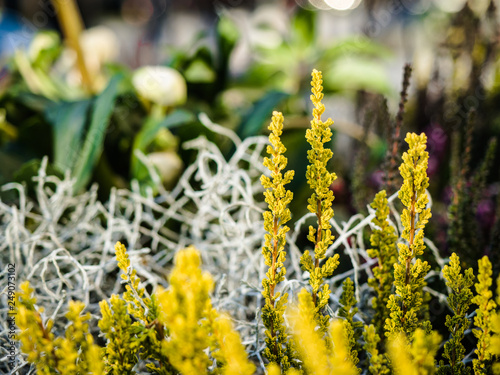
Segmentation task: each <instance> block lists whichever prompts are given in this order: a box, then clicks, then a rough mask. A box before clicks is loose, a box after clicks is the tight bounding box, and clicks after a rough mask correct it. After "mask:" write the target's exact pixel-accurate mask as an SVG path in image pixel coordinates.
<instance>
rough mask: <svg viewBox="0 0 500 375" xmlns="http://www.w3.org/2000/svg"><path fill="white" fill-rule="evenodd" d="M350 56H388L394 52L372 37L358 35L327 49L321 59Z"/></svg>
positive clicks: (329, 59)
mask: <svg viewBox="0 0 500 375" xmlns="http://www.w3.org/2000/svg"><path fill="white" fill-rule="evenodd" d="M349 56H370V57H378V58H388V57H391V56H392V52H391V50H389V49H388V48H387V47H385V46H384V45H382V44H380V43H377V42H375V41H373V40H372V39H370V38H367V37H365V36H362V35H356V36H352V37H349V38H346V39H343V40H340V41H338V42H336V43H335V44H334V45H332V46H331V47H329V48H327V49H325V51H324V53H323V55H322V56H321V60H322V61H325V62H328V61H330V62H331V61H332V60H334V59H339V58H346V57H349Z"/></svg>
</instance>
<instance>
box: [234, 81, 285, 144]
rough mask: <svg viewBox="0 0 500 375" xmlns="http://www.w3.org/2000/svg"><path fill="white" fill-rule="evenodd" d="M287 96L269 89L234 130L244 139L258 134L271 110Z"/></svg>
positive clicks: (268, 119) (267, 119) (266, 121)
mask: <svg viewBox="0 0 500 375" xmlns="http://www.w3.org/2000/svg"><path fill="white" fill-rule="evenodd" d="M288 97H289V94H287V93H284V92H281V91H271V92H269V93H267V94H266V95H264V97H263V98H262V99H259V100H258V101H257V102H255V104H254V105H253V107H252V108H251V109H250V110H249V111H248V112H247V114H246V115H245V116H244V117H243V120H242V121H241V123H240V125H239V127H238V129H237V130H236V133H237V134H238V136H239V137H240V138H242V139H244V138H247V137H251V136H254V135H257V134H259V133H260V131H261V130H262V126H263V125H265V124H267V123H268V122H269V121H270V120H271V114H272V112H273V110H274V109H275V108H276V107H277V106H278V104H279V103H281V102H282V101H283V100H284V99H286V98H288Z"/></svg>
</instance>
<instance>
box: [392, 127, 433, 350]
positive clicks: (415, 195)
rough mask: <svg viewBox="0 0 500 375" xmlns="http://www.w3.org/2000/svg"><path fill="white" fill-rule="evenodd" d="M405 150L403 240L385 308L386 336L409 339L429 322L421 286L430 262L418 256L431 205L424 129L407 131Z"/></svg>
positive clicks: (421, 252) (420, 252)
mask: <svg viewBox="0 0 500 375" xmlns="http://www.w3.org/2000/svg"><path fill="white" fill-rule="evenodd" d="M405 140H406V142H407V143H408V146H409V148H408V151H407V152H405V153H404V154H403V157H402V159H403V163H402V164H401V166H400V168H399V170H400V172H401V176H402V177H403V180H404V181H403V185H402V187H401V190H400V191H399V198H400V199H401V202H402V203H403V205H404V206H405V209H404V210H403V213H402V214H401V222H402V224H403V226H404V229H403V233H402V234H401V237H402V238H403V239H404V240H405V241H406V243H398V249H399V256H398V263H395V264H394V285H395V287H396V292H395V294H392V295H391V296H390V297H389V301H388V303H387V308H388V309H389V310H390V311H391V313H390V317H389V318H387V319H386V322H385V330H386V333H385V334H386V336H387V337H389V338H394V337H395V336H397V335H398V333H400V332H402V333H404V334H406V335H407V336H408V337H409V339H410V341H411V340H412V336H413V333H414V332H415V330H416V329H417V328H418V327H422V328H424V329H425V330H426V332H430V330H431V328H430V322H429V321H428V320H427V319H423V318H424V317H425V315H426V314H425V311H426V310H425V309H426V308H427V307H426V306H427V304H425V303H424V298H426V296H425V295H424V291H423V287H424V286H425V285H426V282H425V280H424V278H425V275H426V274H427V272H429V269H430V265H429V264H428V263H427V261H422V260H421V259H420V258H417V257H419V256H421V255H422V254H423V252H424V249H425V245H424V232H423V230H424V227H425V224H426V223H427V222H428V220H429V218H430V217H431V211H430V208H426V205H427V203H428V201H429V198H428V196H427V193H426V189H427V187H428V186H429V179H428V177H427V164H428V159H429V154H428V153H427V151H426V150H425V149H426V141H427V137H426V135H425V134H424V133H422V134H420V135H417V134H414V133H408V134H407V135H406V139H405Z"/></svg>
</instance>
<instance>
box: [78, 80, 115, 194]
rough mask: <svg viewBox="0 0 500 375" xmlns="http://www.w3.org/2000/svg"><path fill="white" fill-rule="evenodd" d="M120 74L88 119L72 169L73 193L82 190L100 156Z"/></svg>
mask: <svg viewBox="0 0 500 375" xmlns="http://www.w3.org/2000/svg"><path fill="white" fill-rule="evenodd" d="M122 79H123V76H122V75H121V74H118V75H115V76H113V77H112V78H111V80H110V82H109V84H108V86H107V87H106V88H105V89H104V91H103V92H102V93H101V94H100V95H99V96H98V97H97V98H96V100H95V104H94V106H93V111H92V115H91V119H90V126H89V130H88V132H87V134H86V136H85V141H84V142H83V146H82V148H81V151H80V152H79V154H78V159H77V162H76V165H75V168H74V172H73V175H74V176H75V177H76V183H75V186H74V188H75V191H78V190H80V189H81V188H83V187H84V186H85V185H86V184H87V183H88V181H89V180H90V178H91V176H92V171H93V169H94V166H95V165H96V164H97V161H98V159H99V157H100V156H101V152H102V148H103V142H104V135H105V133H106V129H107V127H108V124H109V119H110V117H111V113H112V112H113V107H114V102H115V99H116V96H117V94H118V87H119V83H120V81H121V80H122Z"/></svg>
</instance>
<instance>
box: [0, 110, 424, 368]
mask: <svg viewBox="0 0 500 375" xmlns="http://www.w3.org/2000/svg"><path fill="white" fill-rule="evenodd" d="M200 120H201V122H202V123H203V124H204V125H205V126H207V127H208V128H209V129H211V130H212V131H214V132H215V133H218V134H219V135H222V136H226V137H228V138H229V139H230V140H231V141H232V142H233V143H234V145H235V146H236V151H235V152H234V154H233V156H232V157H231V158H230V159H229V160H226V159H225V158H224V156H223V155H222V153H221V152H220V150H219V148H218V147H217V146H216V145H215V144H214V143H212V142H209V141H208V140H207V139H206V138H204V137H199V138H197V139H195V140H193V141H190V142H188V143H186V144H185V147H188V148H191V149H195V150H197V157H196V160H195V161H194V163H193V164H191V165H189V166H188V167H187V168H186V170H185V172H184V174H183V175H182V176H181V178H180V180H179V182H178V184H177V186H176V187H175V188H174V189H173V190H172V191H166V190H165V189H164V188H163V187H162V185H161V183H160V178H159V177H158V175H157V174H156V172H155V169H154V168H153V167H152V166H151V165H150V164H149V163H148V161H147V158H146V157H144V155H141V154H138V155H137V156H138V158H139V160H141V161H142V162H143V163H144V164H145V165H146V167H148V169H149V171H150V174H151V177H152V178H153V180H154V181H157V189H158V191H160V194H159V195H158V196H153V195H152V193H149V194H148V195H147V196H146V197H145V196H143V195H141V194H140V189H139V186H138V184H137V183H136V182H133V183H132V188H131V190H126V189H113V190H112V191H111V193H110V197H109V200H108V201H107V202H106V203H105V204H102V203H101V202H100V201H98V200H97V186H95V185H94V186H92V187H91V188H90V189H89V190H88V191H87V192H85V193H83V194H79V195H74V194H73V193H72V191H73V184H74V181H73V180H72V179H71V178H70V176H69V174H66V176H65V177H64V178H63V179H62V180H61V179H59V178H57V177H55V176H49V175H47V174H46V167H47V159H44V160H43V162H42V165H41V168H40V170H39V173H38V176H36V177H35V178H34V181H35V183H36V189H35V192H36V198H35V199H31V198H29V197H28V196H27V192H26V189H25V187H24V186H23V185H21V184H18V183H10V184H6V185H4V186H3V187H1V190H2V192H4V193H5V192H8V191H11V192H12V191H14V192H15V195H16V198H15V199H14V202H10V203H9V202H4V201H0V280H4V279H5V278H6V273H7V267H6V265H7V264H8V263H15V265H16V277H17V279H18V280H19V283H20V282H21V281H24V280H29V281H30V284H31V286H32V287H34V288H35V290H36V293H37V297H38V301H39V304H41V305H42V306H43V307H44V309H45V312H44V316H45V317H46V318H49V317H50V318H52V319H53V321H54V322H55V327H54V333H55V334H61V333H62V332H63V331H64V329H65V327H64V326H62V325H61V322H62V321H64V319H58V318H61V317H62V316H63V315H64V313H65V311H63V310H64V309H63V308H62V306H64V305H66V303H67V301H68V300H69V299H77V300H82V301H83V302H84V303H85V304H86V311H89V312H91V313H92V314H93V319H95V318H97V317H98V315H99V313H98V311H99V306H98V302H99V301H100V300H101V299H104V298H109V296H110V295H111V294H113V293H118V292H119V291H120V290H121V288H122V285H121V284H120V281H119V280H120V278H119V277H117V274H118V273H117V264H116V259H115V253H114V250H113V246H114V244H115V243H116V241H118V240H120V241H122V242H124V243H126V244H127V248H128V249H129V250H128V254H129V256H130V261H131V264H132V265H133V267H134V268H135V269H136V270H137V274H138V276H140V278H141V280H142V282H143V284H144V286H145V287H152V288H154V287H156V286H157V285H163V286H166V281H165V280H166V274H168V272H169V268H170V267H171V264H172V260H173V257H174V255H175V253H176V252H177V251H178V250H180V249H182V248H185V247H186V246H188V245H194V246H195V247H196V248H198V249H199V250H200V252H201V254H202V257H203V267H204V269H206V270H207V271H209V272H210V273H211V274H212V275H214V277H215V281H216V288H215V295H214V297H213V304H214V306H215V307H217V308H219V309H222V310H225V311H227V312H229V313H230V314H231V316H232V317H233V318H234V319H235V320H236V322H237V328H238V330H239V331H240V334H241V335H242V339H243V342H244V344H245V345H246V346H247V349H248V350H249V354H250V358H253V360H255V361H257V362H259V363H260V364H261V369H260V371H263V370H264V363H263V361H262V358H261V355H260V353H261V351H262V349H263V345H264V336H263V335H264V327H263V325H262V322H260V321H259V319H258V310H259V308H260V306H262V301H261V298H262V294H261V286H260V282H261V280H262V278H263V276H264V274H265V270H266V268H265V265H264V262H263V259H262V254H261V248H262V243H263V239H264V227H263V219H262V212H263V211H264V209H265V204H264V202H263V199H262V192H263V189H262V186H261V184H260V180H259V177H260V176H261V175H262V174H263V173H268V171H267V169H266V168H264V167H263V165H262V161H263V156H262V154H263V149H264V148H265V146H266V145H267V142H268V140H267V138H266V137H252V138H248V139H245V140H243V141H242V140H240V139H239V138H238V137H237V136H236V134H235V133H233V132H232V131H230V130H228V129H226V128H223V127H221V126H219V125H217V124H214V123H212V122H211V121H210V120H209V119H208V117H207V116H206V115H203V114H202V115H200ZM395 196H396V195H394V196H393V197H391V198H390V200H391V201H392V199H394V197H395ZM312 216H313V215H312V214H307V215H305V216H304V217H302V218H299V219H298V220H297V221H296V223H295V226H294V227H293V228H292V230H291V231H290V232H289V233H287V243H288V245H289V248H288V250H287V251H288V255H287V264H286V267H287V274H286V279H285V281H284V282H283V283H281V284H282V285H283V289H284V291H286V292H288V293H289V295H290V298H291V299H293V298H294V295H295V294H296V292H298V290H300V288H301V287H302V286H304V285H306V284H307V280H306V279H307V278H308V275H307V274H303V273H302V271H301V270H300V264H299V260H300V256H301V254H302V251H301V249H299V248H298V246H297V244H296V242H297V238H298V236H299V234H300V233H304V232H305V231H307V226H308V224H309V223H310V222H311V220H312V219H313V218H312ZM396 217H397V215H396ZM372 218H373V213H370V214H369V215H368V216H367V217H364V216H362V215H355V216H353V217H351V218H350V219H349V220H348V221H347V222H342V223H340V222H337V221H336V220H335V219H332V220H331V225H332V228H333V230H334V231H335V232H336V240H335V241H334V242H333V244H332V245H330V247H329V248H328V250H327V256H330V255H332V253H333V252H335V251H337V252H338V251H340V249H343V251H344V253H345V254H346V255H347V257H348V258H349V259H350V261H351V263H352V268H351V269H350V270H349V271H347V272H345V273H343V274H336V275H334V277H332V278H331V279H329V280H327V282H328V283H329V284H330V289H331V290H333V291H335V290H337V292H336V293H334V294H333V295H332V298H333V299H334V301H338V298H339V296H340V292H341V290H340V288H337V287H338V285H339V284H340V283H341V282H342V281H343V280H344V278H345V277H347V276H351V277H353V279H354V281H355V288H356V294H357V297H358V300H360V296H361V295H362V294H364V292H366V291H367V289H368V288H367V285H366V284H364V285H360V283H359V279H360V276H361V275H362V273H363V272H365V273H368V274H369V276H371V271H370V267H371V266H372V264H373V260H372V259H371V258H370V257H368V255H367V253H366V249H365V246H364V244H363V240H362V238H363V237H362V231H363V229H364V228H365V227H366V226H369V225H371V220H372ZM170 228H177V229H176V230H175V231H174V230H173V229H170ZM353 238H354V239H355V241H352V239H353ZM431 245H432V244H431ZM429 276H431V275H429ZM0 285H2V286H6V285H7V283H6V282H2V283H1V284H0ZM147 289H148V288H147ZM148 290H151V289H150V288H149V289H148ZM361 300H367V298H364V299H363V298H361ZM7 312H8V310H7V288H6V287H4V289H3V290H0V317H1V318H2V319H1V323H0V340H3V339H4V338H6V337H7V334H8V327H7V324H6V317H7ZM93 323H95V324H92V323H91V324H90V327H91V330H92V331H93V332H94V333H96V332H97V331H96V330H97V323H96V320H94V322H93ZM7 355H8V353H7V350H6V349H5V346H1V347H0V372H2V371H7V372H14V371H18V370H19V371H21V372H20V373H31V371H34V370H30V366H29V364H28V363H26V362H24V360H23V359H22V358H21V357H19V360H20V362H19V365H18V368H16V369H12V368H8V367H7V366H8V362H7V361H6V357H7Z"/></svg>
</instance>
